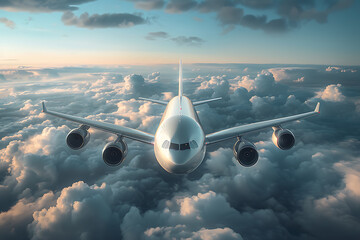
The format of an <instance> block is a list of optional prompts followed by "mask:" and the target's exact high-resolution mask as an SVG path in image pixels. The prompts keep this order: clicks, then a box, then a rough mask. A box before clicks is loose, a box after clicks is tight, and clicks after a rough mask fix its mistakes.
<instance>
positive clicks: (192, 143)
mask: <svg viewBox="0 0 360 240" xmlns="http://www.w3.org/2000/svg"><path fill="white" fill-rule="evenodd" d="M190 147H191V148H197V147H198V144H197V143H196V141H195V140H191V141H190Z"/></svg>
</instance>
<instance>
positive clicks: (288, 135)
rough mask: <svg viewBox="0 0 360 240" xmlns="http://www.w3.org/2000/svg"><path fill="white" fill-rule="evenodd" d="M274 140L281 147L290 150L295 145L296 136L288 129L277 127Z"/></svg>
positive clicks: (273, 136)
mask: <svg viewBox="0 0 360 240" xmlns="http://www.w3.org/2000/svg"><path fill="white" fill-rule="evenodd" d="M272 141H273V143H274V144H275V146H276V147H278V148H279V149H282V150H289V149H290V148H292V147H293V146H294V145H295V136H294V134H293V133H292V132H291V131H290V130H288V129H281V128H275V129H274V133H273V135H272Z"/></svg>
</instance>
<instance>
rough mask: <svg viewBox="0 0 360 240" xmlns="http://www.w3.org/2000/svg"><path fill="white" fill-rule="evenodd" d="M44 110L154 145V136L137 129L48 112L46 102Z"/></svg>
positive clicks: (43, 106)
mask: <svg viewBox="0 0 360 240" xmlns="http://www.w3.org/2000/svg"><path fill="white" fill-rule="evenodd" d="M42 108H43V110H42V111H43V112H44V113H46V114H49V115H53V116H55V117H59V118H63V119H66V120H69V121H72V122H76V123H80V124H83V125H86V126H89V127H93V128H96V129H99V130H102V131H105V132H110V133H114V134H117V135H119V136H123V137H127V138H129V139H133V140H136V141H140V142H144V143H148V144H153V143H154V135H152V134H150V133H146V132H143V131H140V130H137V129H133V128H128V127H123V126H119V125H115V124H111V123H106V122H100V121H94V120H90V119H85V118H81V117H76V116H71V115H68V114H63V113H58V112H54V111H49V110H47V108H46V106H45V103H44V102H42Z"/></svg>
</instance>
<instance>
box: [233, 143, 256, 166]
mask: <svg viewBox="0 0 360 240" xmlns="http://www.w3.org/2000/svg"><path fill="white" fill-rule="evenodd" d="M233 153H234V156H235V158H236V159H237V160H238V162H239V163H240V164H241V165H243V166H244V167H251V166H253V165H254V164H255V163H257V161H258V159H259V154H258V152H257V150H256V147H255V145H254V144H252V143H251V142H248V141H246V140H238V141H237V142H236V143H235V144H234V147H233Z"/></svg>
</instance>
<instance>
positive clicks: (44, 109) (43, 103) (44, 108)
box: [41, 101, 47, 113]
mask: <svg viewBox="0 0 360 240" xmlns="http://www.w3.org/2000/svg"><path fill="white" fill-rule="evenodd" d="M41 104H42V112H44V113H45V112H47V109H46V107H45V102H44V101H43V102H41Z"/></svg>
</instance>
